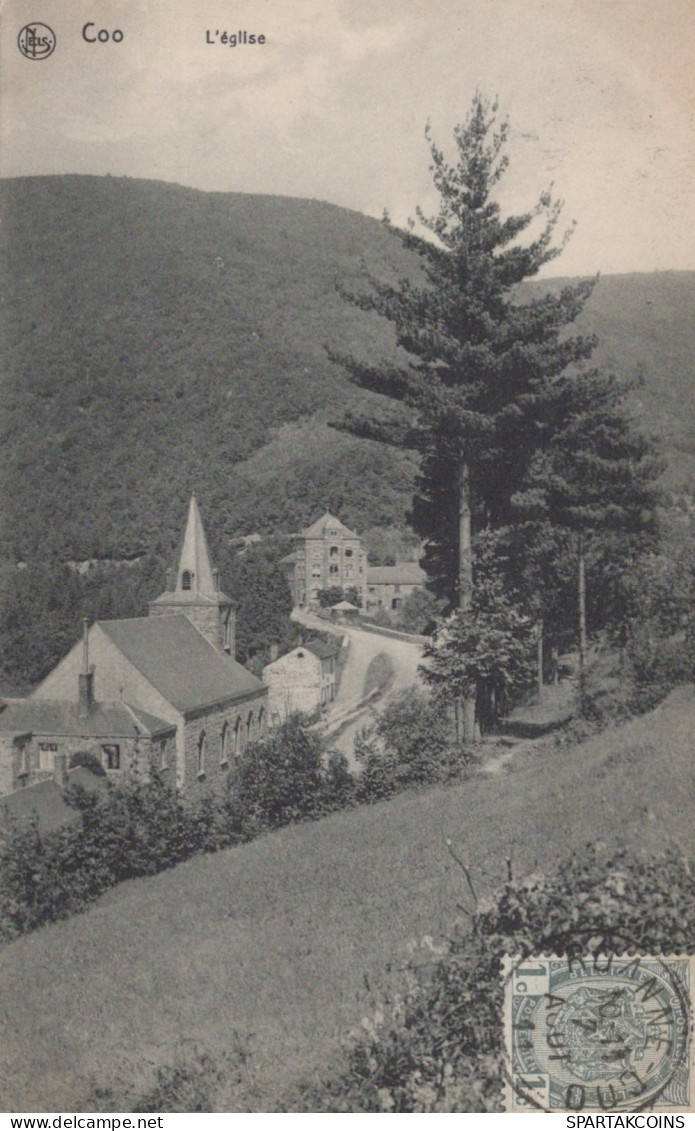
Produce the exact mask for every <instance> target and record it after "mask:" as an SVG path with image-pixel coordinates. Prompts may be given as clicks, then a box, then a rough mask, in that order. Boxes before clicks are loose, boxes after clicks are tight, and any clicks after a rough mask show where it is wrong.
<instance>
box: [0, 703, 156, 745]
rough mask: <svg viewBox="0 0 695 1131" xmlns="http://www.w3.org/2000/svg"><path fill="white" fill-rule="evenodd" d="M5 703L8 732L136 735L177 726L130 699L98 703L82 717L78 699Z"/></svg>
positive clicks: (2, 727)
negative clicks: (73, 700) (125, 701)
mask: <svg viewBox="0 0 695 1131" xmlns="http://www.w3.org/2000/svg"><path fill="white" fill-rule="evenodd" d="M3 704H4V706H3V707H2V709H0V731H2V732H4V733H8V732H11V733H12V734H39V735H41V734H46V735H55V736H56V737H59V736H60V735H66V736H67V735H69V736H70V737H72V738H135V736H136V731H139V732H140V733H141V734H142V733H143V732H144V733H145V734H148V735H149V736H150V737H155V736H158V735H160V734H164V733H169V732H171V731H172V730H174V729H175V726H174V724H173V723H168V722H166V721H165V720H164V719H158V718H156V717H155V716H154V715H150V714H148V713H147V712H146V711H141V710H139V709H137V708H135V707H129V706H128V705H127V704H126V703H117V702H108V703H94V704H93V706H92V708H91V710H90V711H89V714H88V715H86V716H85V717H84V718H80V710H79V705H78V704H77V702H74V703H71V702H69V701H67V700H59V699H33V698H29V699H5V700H3Z"/></svg>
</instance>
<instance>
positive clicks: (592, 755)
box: [0, 687, 695, 1111]
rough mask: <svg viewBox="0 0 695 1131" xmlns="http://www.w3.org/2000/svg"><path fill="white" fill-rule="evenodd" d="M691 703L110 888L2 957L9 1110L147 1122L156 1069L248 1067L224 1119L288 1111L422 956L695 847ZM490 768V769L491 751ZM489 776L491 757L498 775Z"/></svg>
mask: <svg viewBox="0 0 695 1131" xmlns="http://www.w3.org/2000/svg"><path fill="white" fill-rule="evenodd" d="M693 734H695V688H693V687H682V688H679V689H677V690H676V691H675V692H673V693H672V694H671V696H670V697H669V699H668V700H667V701H666V702H665V703H664V704H662V705H661V706H660V707H659V708H657V709H656V710H655V711H653V712H651V713H650V714H649V715H645V716H643V717H642V718H640V719H637V720H634V721H633V722H631V723H629V724H627V725H625V726H623V727H619V728H615V729H613V730H610V731H605V732H603V733H602V734H600V735H598V736H596V737H595V738H593V739H591V740H589V741H587V742H585V743H582V744H581V745H569V744H568V745H556V744H554V743H552V742H546V743H544V744H541V745H536V746H534V745H533V744H531V743H529V744H521V745H520V746H519V747H518V748H517V749H516V751H515V754H514V756H513V757H512V758H511V759H510V760H508V761H506V762H505V763H504V764H503V765H499V766H498V770H499V772H496V773H495V772H490V773H484V772H481V770H480V769H473V770H472V771H471V776H470V777H469V779H468V780H466V781H464V782H462V783H460V784H457V785H455V786H450V787H436V788H429V789H425V790H421V791H418V792H411V793H408V794H403V795H401V796H399V797H397V798H395V799H394V800H391V801H389V802H384V803H381V804H378V805H374V806H369V807H363V808H361V809H357V810H354V811H352V812H342V813H338V814H336V815H334V816H331V817H329V818H327V819H324V820H322V821H320V822H317V823H314V824H306V825H300V826H294V827H289V828H286V829H283V830H281V831H280V832H277V833H274V834H271V835H268V836H266V837H264V838H262V839H259V840H257V841H254V842H251V843H249V844H246V845H243V846H241V847H238V848H234V849H231V850H228V851H225V852H222V853H219V854H218V855H216V856H208V857H199V858H197V859H194V860H191V861H190V862H188V863H185V864H183V865H180V866H179V867H177V868H176V869H173V870H172V871H170V872H166V873H163V874H161V875H158V876H155V877H152V878H150V879H144V880H136V881H132V882H130V883H127V884H123V885H121V886H120V887H119V888H116V889H114V890H112V891H111V892H109V893H108V894H107V895H106V896H105V897H104V898H102V899H101V900H100V902H99V903H98V904H97V905H96V906H95V907H93V908H92V909H91V910H90V911H89V912H87V913H86V914H84V915H80V916H77V917H75V918H73V919H71V920H67V921H64V922H61V923H57V924H54V925H51V926H49V927H46V928H43V929H41V930H39V931H37V932H36V933H34V934H33V935H30V936H27V937H25V938H22V939H19V940H17V941H16V942H14V943H12V944H11V945H9V946H7V947H6V948H5V949H4V950H3V951H2V953H0V984H1V985H2V991H1V1002H2V1004H1V1014H0V1015H1V1016H2V1025H3V1042H2V1049H1V1050H0V1080H2V1082H3V1083H2V1094H1V1095H0V1107H1V1108H2V1110H5V1111H7V1110H20V1111H21V1110H69V1109H71V1110H86V1109H87V1110H93V1109H94V1108H95V1107H96V1108H97V1109H99V1107H100V1106H102V1107H103V1106H107V1105H108V1106H111V1107H113V1108H114V1109H116V1110H138V1097H140V1096H142V1095H143V1094H144V1093H145V1092H146V1091H147V1090H148V1089H149V1088H150V1087H151V1085H152V1082H153V1079H154V1075H155V1072H156V1068H157V1066H159V1065H171V1064H173V1063H174V1062H176V1061H177V1060H179V1059H181V1058H182V1057H183V1058H186V1057H190V1056H194V1055H196V1054H199V1053H200V1052H207V1053H209V1054H211V1055H212V1056H214V1057H216V1058H217V1057H221V1056H223V1055H224V1054H225V1053H230V1054H234V1052H235V1050H239V1049H241V1050H243V1053H244V1060H245V1063H244V1064H243V1066H241V1067H240V1068H239V1071H238V1072H232V1073H231V1074H230V1079H229V1082H228V1084H227V1086H226V1088H225V1089H223V1091H222V1093H221V1094H220V1099H219V1103H220V1109H221V1110H230V1111H234V1110H237V1111H243V1110H251V1111H254V1110H255V1111H269V1110H270V1111H272V1110H278V1106H279V1105H280V1104H281V1103H282V1096H283V1095H284V1094H287V1093H288V1091H289V1090H290V1089H291V1088H292V1086H293V1085H294V1084H295V1083H296V1082H297V1081H298V1080H301V1079H307V1078H309V1079H310V1078H312V1077H313V1076H315V1075H316V1074H317V1073H320V1072H321V1071H322V1069H324V1068H325V1067H326V1065H327V1063H328V1061H329V1059H330V1058H331V1057H332V1056H334V1055H335V1053H336V1050H338V1049H339V1047H340V1043H341V1041H343V1040H345V1039H346V1036H347V1034H348V1033H349V1031H350V1029H351V1028H353V1029H354V1027H355V1026H357V1025H359V1023H360V1019H361V1017H362V1016H363V1015H364V1014H365V1013H369V1011H370V1010H372V1009H373V1008H374V1004H375V998H376V997H378V993H379V988H380V986H382V985H384V984H385V983H386V981H388V980H389V979H397V978H398V967H399V964H400V962H401V960H402V959H403V957H404V956H405V955H406V953H407V951H408V946H409V943H410V942H412V941H413V940H415V939H420V938H421V937H422V936H423V935H433V936H436V935H437V934H439V933H440V932H444V931H445V930H447V928H449V927H450V926H451V924H452V922H453V920H454V919H455V918H456V917H457V916H458V915H459V914H460V913H459V912H458V911H457V902H458V901H459V900H460V898H461V897H462V896H463V894H464V881H463V876H462V874H461V872H460V870H459V868H458V866H457V865H456V864H455V863H454V861H453V860H452V858H451V857H450V856H449V854H448V852H447V849H446V845H445V838H447V837H448V838H450V839H451V841H452V842H453V844H454V845H455V847H456V850H457V852H458V854H460V856H461V857H462V858H463V859H464V860H465V861H466V863H467V865H468V867H469V869H470V870H471V873H472V876H473V879H474V883H475V884H476V886H477V888H478V891H479V894H480V895H482V896H484V895H485V894H486V893H489V892H490V891H492V890H493V889H494V888H495V887H496V886H497V885H498V884H499V883H500V882H501V881H502V879H503V878H504V876H505V874H506V866H507V865H506V858H508V857H509V856H510V855H511V856H512V860H513V869H514V874H515V876H519V877H520V876H522V875H524V874H526V873H528V872H530V871H533V870H535V869H537V868H547V867H552V865H553V863H554V862H555V861H557V860H558V859H559V858H560V857H564V856H566V855H568V854H571V853H572V852H573V850H575V849H576V848H577V847H578V846H580V845H582V844H584V843H586V842H589V841H591V842H597V841H603V842H605V843H606V844H612V843H618V844H623V845H626V846H628V847H635V848H637V847H640V848H646V849H647V850H648V851H649V850H654V851H656V850H658V849H659V848H662V847H664V846H665V845H666V844H669V843H674V842H675V843H676V844H678V845H679V846H680V847H681V848H682V850H683V851H684V852H686V853H688V854H693V852H694V851H695V826H694V824H693V821H692V812H693V805H694V802H695V786H694V784H693V775H692V754H693V745H694V743H693ZM491 757H492V759H493V760H494V759H495V757H496V754H495V752H494V751H492V752H491ZM490 768H491V769H492V768H494V761H493V763H492V765H491V767H490Z"/></svg>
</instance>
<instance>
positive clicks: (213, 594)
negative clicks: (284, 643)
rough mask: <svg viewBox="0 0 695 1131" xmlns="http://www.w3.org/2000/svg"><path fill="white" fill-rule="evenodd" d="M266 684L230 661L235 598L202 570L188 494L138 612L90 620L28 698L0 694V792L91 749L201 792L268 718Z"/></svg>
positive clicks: (201, 546)
mask: <svg viewBox="0 0 695 1131" xmlns="http://www.w3.org/2000/svg"><path fill="white" fill-rule="evenodd" d="M267 695H268V691H267V688H266V687H265V686H264V685H263V684H262V683H261V681H260V680H258V679H256V677H255V676H254V675H252V674H251V673H250V672H249V671H247V670H246V668H244V667H242V665H241V664H238V663H237V662H236V660H235V659H234V605H233V602H232V600H231V599H230V598H229V597H227V596H226V595H225V594H224V593H223V592H222V591H221V589H220V581H219V575H218V572H217V571H216V570H214V569H213V568H212V564H211V561H210V553H209V550H208V545H207V540H206V537H205V531H204V530H203V524H202V521H201V517H200V511H199V509H198V503H197V501H196V498H195V495H194V496H192V498H191V502H190V506H189V511H188V521H187V524H186V531H185V535H184V539H183V544H182V548H181V552H180V555H179V560H178V563H177V569H176V574H175V577H173V578H171V580H170V583H169V588H167V590H166V591H165V592H164V593H162V594H161V595H160V596H159V597H157V598H156V600H154V601H152V602H151V603H150V608H149V616H147V617H136V618H132V619H127V620H104V621H96V622H95V623H94V624H92V625H85V631H84V634H83V639H82V640H81V641H80V642H78V643H77V644H75V646H74V648H73V649H72V651H70V652H69V653H68V654H67V656H66V657H65V658H64V659H63V660H62V661H61V662H60V663H59V664H58V665H57V667H55V668H54V669H53V671H52V672H51V673H50V674H49V675H48V676H47V677H46V678H45V679H44V680H43V682H42V683H41V684H39V686H38V687H37V688H36V689H35V690H34V691H33V692H32V694H31V695H30V696H29V697H28V698H27V699H22V700H7V701H5V702H4V703H3V704H0V793H3V792H8V790H11V789H16V788H17V787H18V786H22V785H25V784H27V785H31V784H32V783H33V782H37V781H41V780H42V779H44V778H46V777H47V776H52V774H53V763H54V762H55V760H56V756H58V757H63V756H65V755H67V756H68V757H69V756H70V755H73V754H74V753H75V752H76V751H77V750H79V751H82V752H85V751H86V752H91V753H94V754H96V756H97V757H98V758H99V760H100V761H101V763H102V765H103V767H104V769H105V770H106V772H107V774H110V775H118V774H123V773H127V772H135V773H146V772H147V771H148V768H149V767H150V766H151V765H152V764H154V765H155V766H156V767H157V768H158V769H159V770H160V771H161V772H163V773H164V774H166V775H167V776H169V777H170V779H171V781H172V784H173V783H175V784H176V785H177V786H178V788H179V789H182V790H185V792H186V793H188V794H192V795H194V796H195V795H202V794H204V793H205V792H207V791H208V790H209V789H211V788H214V787H215V786H217V785H219V784H221V783H222V782H223V781H224V779H225V777H226V775H227V774H228V772H229V768H230V766H231V764H232V763H233V760H234V758H235V757H238V756H239V755H240V754H241V752H242V751H243V750H244V748H245V747H246V746H247V745H248V744H249V743H251V742H254V741H255V740H256V739H258V738H260V737H261V736H262V735H264V734H265V732H266V727H267Z"/></svg>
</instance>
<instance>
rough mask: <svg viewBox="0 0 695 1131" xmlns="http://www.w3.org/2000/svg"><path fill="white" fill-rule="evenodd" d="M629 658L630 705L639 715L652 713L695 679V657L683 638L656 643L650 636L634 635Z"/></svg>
mask: <svg viewBox="0 0 695 1131" xmlns="http://www.w3.org/2000/svg"><path fill="white" fill-rule="evenodd" d="M628 655H629V658H630V661H631V664H632V674H633V691H632V697H631V701H630V706H631V708H632V710H633V711H634V713H635V714H643V713H644V712H645V711H650V710H651V709H652V707H656V706H657V704H658V703H661V701H662V700H663V699H665V698H666V696H667V695H668V693H669V692H670V691H672V690H673V688H674V687H676V686H677V685H678V684H679V683H684V682H686V681H687V680H691V679H693V678H694V677H695V656H694V655H693V650H692V646H691V645H689V643H688V641H687V639H686V638H684V637H683V636H678V637H671V638H670V639H663V638H662V639H659V640H658V641H657V642H656V643H652V641H651V640H650V639H649V637H648V636H647V635H646V634H642V633H634V634H633V636H632V639H631V641H630V645H629V649H628Z"/></svg>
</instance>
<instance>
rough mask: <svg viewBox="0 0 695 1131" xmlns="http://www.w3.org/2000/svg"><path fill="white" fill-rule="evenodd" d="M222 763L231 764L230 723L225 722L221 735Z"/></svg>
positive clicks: (223, 764) (222, 764)
mask: <svg viewBox="0 0 695 1131" xmlns="http://www.w3.org/2000/svg"><path fill="white" fill-rule="evenodd" d="M220 765H221V766H228V765H229V724H228V723H226V722H225V724H224V726H223V727H222V734H221V736H220Z"/></svg>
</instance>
